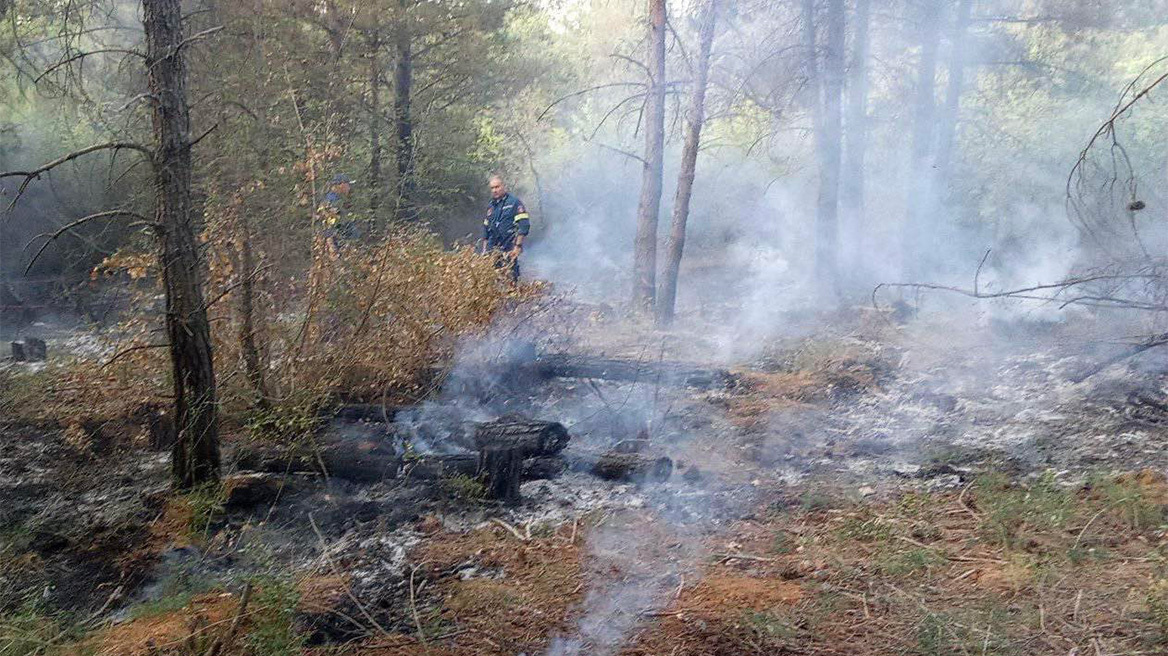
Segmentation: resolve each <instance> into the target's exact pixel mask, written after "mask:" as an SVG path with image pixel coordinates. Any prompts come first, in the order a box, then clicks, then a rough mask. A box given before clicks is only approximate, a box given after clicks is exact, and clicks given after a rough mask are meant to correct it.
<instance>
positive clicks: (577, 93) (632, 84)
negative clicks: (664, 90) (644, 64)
mask: <svg viewBox="0 0 1168 656" xmlns="http://www.w3.org/2000/svg"><path fill="white" fill-rule="evenodd" d="M643 86H645V85H644V83H641V82H612V83H609V84H598V85H596V86H592V87H588V88H587V89H581V90H579V91H573V92H572V93H569V94H568V95H566V96H561V97H560V98H557V99H556V100H553V101H552V104H550V105H548V106H547V107H545V108H544V110H543V111H542V112H540V113H539V116H537V117H536V119H535V120H536V121H537V122H538V121H542V120H543V117H545V116H547V114H548V112H550V111H552V108H553V107H555V106H556V105H558V104H560V103H562V102H564V101H565V100H568V99H569V98H575V97H576V96H582V95H584V94H586V93H592V92H593V91H599V90H601V89H611V88H612V87H643Z"/></svg>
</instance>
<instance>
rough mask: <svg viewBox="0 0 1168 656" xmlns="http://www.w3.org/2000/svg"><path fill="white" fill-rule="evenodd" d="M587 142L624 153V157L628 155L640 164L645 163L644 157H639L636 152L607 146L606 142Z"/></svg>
mask: <svg viewBox="0 0 1168 656" xmlns="http://www.w3.org/2000/svg"><path fill="white" fill-rule="evenodd" d="M588 143H591V144H595V145H596V146H598V147H600V148H603V149H605V150H611V151H612V152H614V153H617V154H620V155H624V156H625V157H628V158H630V159H635V160H637V161H638V162H640V163H642V164H644V163H645V158H644V157H641V156H640V155H637V154H636V153H630V152H629V151H627V150H621V149H620V148H615V147H613V146H609V145H607V144H602V143H600V142H599V141H589V142H588Z"/></svg>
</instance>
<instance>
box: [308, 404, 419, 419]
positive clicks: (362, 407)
mask: <svg viewBox="0 0 1168 656" xmlns="http://www.w3.org/2000/svg"><path fill="white" fill-rule="evenodd" d="M404 409H405V408H402V407H399V406H394V405H383V404H381V403H345V404H343V405H340V406H336V407H332V408H330V407H327V406H326V407H324V408H322V409H321V412H320V413H318V416H321V417H329V416H332V417H334V418H336V419H340V420H343V421H366V422H371V423H382V424H388V423H392V422H393V420H394V418H395V417H396V416H397V413H398V412H400V411H402V410H404Z"/></svg>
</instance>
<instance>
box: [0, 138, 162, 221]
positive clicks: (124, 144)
mask: <svg viewBox="0 0 1168 656" xmlns="http://www.w3.org/2000/svg"><path fill="white" fill-rule="evenodd" d="M99 150H113V151H119V150H136V151H138V152H140V153H142V154H143V155H145V156H146V159H147V160H148V161H150V162H151V163H152V164H153V162H154V154H153V153H152V152H151V151H150V149H149V148H147V147H146V146H143V145H142V144H137V143H133V142H130V141H111V142H110V143H103V144H96V145H93V146H89V147H86V148H82V149H81V150H75V151H73V152H71V153H69V154H68V155H64V156H62V157H59V158H57V159H55V160H53V161H51V162H49V163H48V164H44V165H42V166H40V167H38V168H36V169H33V170H31V171H7V172H5V173H0V180H3V179H4V178H19V177H23V178H24V180H23V181H21V183H20V188H19V189H17V191H16V196H15V197H14V198H13V199H12V203H10V204H9V205H8V209H9V210H11V209H12V208H13V207H16V201H18V200H20V197H21V196H23V195H24V192H25V191H26V190H27V189H28V185H29V184H30V183H31V182H32V181H33V180H35V179H37V178H38V177H40V176H41V175H42V174H44V173H48V172H49V171H52V170H53V169H55V168H57V167H58V166H61V165H62V164H66V163H68V162H71V161H73V160H75V159H77V158H78V157H82V156H84V155H88V154H89V153H95V152H97V151H99Z"/></svg>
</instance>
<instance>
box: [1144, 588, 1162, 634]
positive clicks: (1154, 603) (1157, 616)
mask: <svg viewBox="0 0 1168 656" xmlns="http://www.w3.org/2000/svg"><path fill="white" fill-rule="evenodd" d="M1144 601H1145V603H1146V604H1147V606H1148V614H1149V615H1150V616H1151V620H1152V622H1153V623H1154V624H1155V625H1156V627H1157V628H1158V629H1159V631H1160V639H1161V640H1162V641H1166V642H1168V579H1156V580H1154V581H1152V583H1151V585H1149V586H1148V591H1147V593H1146V594H1145V597H1144Z"/></svg>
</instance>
